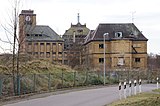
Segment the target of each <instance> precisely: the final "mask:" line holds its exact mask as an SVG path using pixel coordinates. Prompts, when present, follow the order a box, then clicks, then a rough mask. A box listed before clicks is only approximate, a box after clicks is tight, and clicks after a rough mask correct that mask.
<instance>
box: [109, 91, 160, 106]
mask: <svg viewBox="0 0 160 106" xmlns="http://www.w3.org/2000/svg"><path fill="white" fill-rule="evenodd" d="M154 92H156V93H154ZM154 92H153V93H142V94H138V95H136V96H131V97H128V98H127V99H123V100H121V101H117V102H114V103H112V104H110V105H109V106H160V94H159V93H160V89H158V90H154ZM157 92H159V93H157ZM107 106H108V105H107Z"/></svg>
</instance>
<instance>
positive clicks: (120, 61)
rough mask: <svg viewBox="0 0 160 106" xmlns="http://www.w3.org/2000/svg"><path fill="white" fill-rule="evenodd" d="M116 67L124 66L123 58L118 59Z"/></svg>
mask: <svg viewBox="0 0 160 106" xmlns="http://www.w3.org/2000/svg"><path fill="white" fill-rule="evenodd" d="M117 65H118V66H122V65H124V58H123V57H120V58H118V63H117Z"/></svg>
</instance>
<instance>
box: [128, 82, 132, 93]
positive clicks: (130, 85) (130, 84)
mask: <svg viewBox="0 0 160 106" xmlns="http://www.w3.org/2000/svg"><path fill="white" fill-rule="evenodd" d="M131 95H132V81H131V80H130V81H129V96H131Z"/></svg>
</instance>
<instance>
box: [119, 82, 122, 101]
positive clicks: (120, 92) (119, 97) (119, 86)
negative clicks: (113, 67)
mask: <svg viewBox="0 0 160 106" xmlns="http://www.w3.org/2000/svg"><path fill="white" fill-rule="evenodd" d="M121 86H122V84H121V82H119V99H120V100H121V98H122V97H121V95H122V94H121V89H122V87H121Z"/></svg>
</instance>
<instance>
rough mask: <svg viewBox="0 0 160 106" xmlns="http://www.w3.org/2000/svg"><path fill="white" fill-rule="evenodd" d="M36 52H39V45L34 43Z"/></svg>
mask: <svg viewBox="0 0 160 106" xmlns="http://www.w3.org/2000/svg"><path fill="white" fill-rule="evenodd" d="M34 52H38V43H34Z"/></svg>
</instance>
